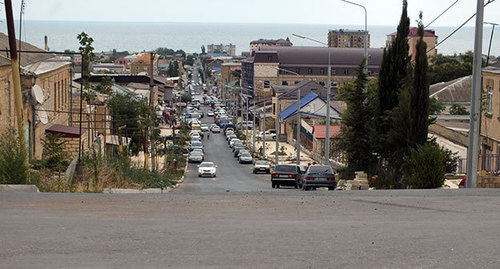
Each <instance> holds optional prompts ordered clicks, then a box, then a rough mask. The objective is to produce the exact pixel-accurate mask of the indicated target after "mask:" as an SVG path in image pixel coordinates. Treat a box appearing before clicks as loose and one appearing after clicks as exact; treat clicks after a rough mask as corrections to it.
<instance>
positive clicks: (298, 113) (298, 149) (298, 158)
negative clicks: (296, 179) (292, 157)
mask: <svg viewBox="0 0 500 269" xmlns="http://www.w3.org/2000/svg"><path fill="white" fill-rule="evenodd" d="M273 68H274V69H276V70H278V74H279V71H283V72H286V73H290V74H293V75H296V76H298V77H299V78H302V80H305V77H304V76H301V75H299V74H298V73H295V72H293V71H290V70H287V69H283V68H279V67H273ZM278 108H279V96H278V94H276V128H279V122H278V120H279V114H278ZM300 128H301V123H300V87H299V88H298V89H297V165H300ZM275 139H276V152H275V159H276V164H278V157H279V156H278V147H279V131H278V130H276V138H275Z"/></svg>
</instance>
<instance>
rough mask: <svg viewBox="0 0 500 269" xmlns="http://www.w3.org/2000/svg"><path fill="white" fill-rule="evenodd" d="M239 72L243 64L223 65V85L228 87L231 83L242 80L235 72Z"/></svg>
mask: <svg viewBox="0 0 500 269" xmlns="http://www.w3.org/2000/svg"><path fill="white" fill-rule="evenodd" d="M238 70H239V71H241V63H223V64H222V65H221V82H222V84H223V85H226V84H228V83H229V82H231V81H234V80H237V79H240V77H237V76H235V74H236V73H235V72H238ZM240 74H241V73H240Z"/></svg>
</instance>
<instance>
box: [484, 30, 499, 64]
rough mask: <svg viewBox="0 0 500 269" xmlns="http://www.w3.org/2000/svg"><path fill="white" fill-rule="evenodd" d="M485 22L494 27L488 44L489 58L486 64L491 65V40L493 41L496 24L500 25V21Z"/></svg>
mask: <svg viewBox="0 0 500 269" xmlns="http://www.w3.org/2000/svg"><path fill="white" fill-rule="evenodd" d="M484 24H490V25H492V26H493V27H492V28H491V36H490V45H489V46H488V58H486V66H488V65H489V63H490V52H491V41H493V33H495V26H497V25H498V23H494V22H484Z"/></svg>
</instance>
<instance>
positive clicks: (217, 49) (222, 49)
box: [207, 43, 236, 56]
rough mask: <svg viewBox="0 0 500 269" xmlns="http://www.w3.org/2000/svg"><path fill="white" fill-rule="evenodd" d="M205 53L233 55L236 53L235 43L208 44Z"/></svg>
mask: <svg viewBox="0 0 500 269" xmlns="http://www.w3.org/2000/svg"><path fill="white" fill-rule="evenodd" d="M207 53H226V54H227V55H229V56H235V55H236V45H233V44H231V43H230V44H229V45H224V44H219V45H217V44H210V45H207Z"/></svg>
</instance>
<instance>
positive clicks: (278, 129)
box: [274, 92, 280, 165]
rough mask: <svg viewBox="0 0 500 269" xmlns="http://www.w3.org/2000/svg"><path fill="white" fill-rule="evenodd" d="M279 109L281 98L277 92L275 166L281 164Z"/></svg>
mask: <svg viewBox="0 0 500 269" xmlns="http://www.w3.org/2000/svg"><path fill="white" fill-rule="evenodd" d="M279 107H280V97H279V95H278V92H276V108H275V112H276V123H275V124H276V126H275V128H276V147H275V151H274V164H275V165H278V163H279V154H278V150H279V147H280V142H279V139H280V121H279V117H280V113H279Z"/></svg>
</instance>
